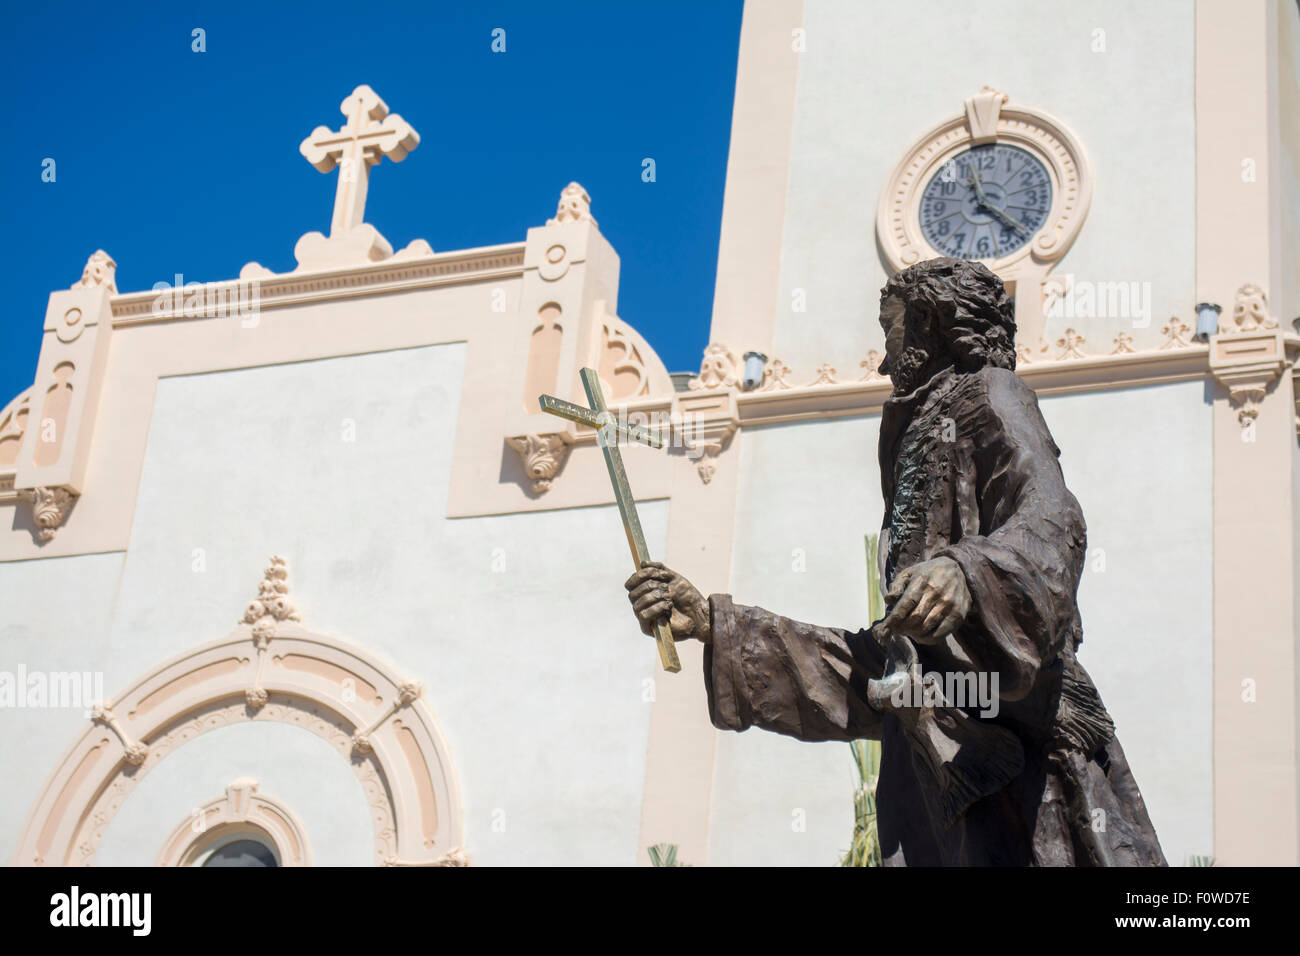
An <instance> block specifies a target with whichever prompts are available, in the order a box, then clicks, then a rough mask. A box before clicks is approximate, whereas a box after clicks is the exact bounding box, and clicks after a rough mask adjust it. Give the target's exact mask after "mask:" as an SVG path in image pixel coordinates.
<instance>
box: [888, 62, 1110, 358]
mask: <svg viewBox="0 0 1300 956" xmlns="http://www.w3.org/2000/svg"><path fill="white" fill-rule="evenodd" d="M993 142H997V143H1006V144H1009V145H1012V146H1016V147H1018V148H1020V149H1023V150H1025V151H1027V152H1029V153H1031V154H1032V155H1034V156H1035V157H1037V158H1038V159H1039V160H1040V161H1041V162H1042V163H1043V164H1044V166H1045V168H1046V169H1047V170H1048V174H1049V175H1050V177H1051V179H1052V205H1051V208H1050V209H1049V210H1048V213H1047V217H1046V219H1045V220H1044V222H1043V224H1042V225H1041V226H1040V227H1039V228H1038V230H1037V231H1036V232H1035V234H1034V237H1033V239H1032V241H1030V242H1027V243H1025V244H1024V245H1022V246H1020V247H1019V248H1018V249H1016V250H1014V251H1012V252H1011V253H1009V254H1008V255H1006V256H1001V257H998V258H993V259H988V260H985V264H986V265H988V267H989V268H990V269H992V270H993V271H994V272H996V273H997V274H998V275H999V276H1001V277H1002V278H1003V280H1005V281H1007V282H1008V283H1014V287H1015V293H1014V295H1015V300H1016V325H1017V328H1018V333H1017V343H1018V345H1022V346H1027V347H1028V348H1029V350H1030V352H1031V353H1032V355H1033V357H1034V359H1035V360H1036V361H1037V360H1039V359H1040V358H1042V357H1045V353H1046V352H1047V349H1048V339H1047V337H1046V334H1045V332H1046V319H1045V317H1046V311H1045V308H1044V305H1045V300H1047V299H1048V298H1050V296H1051V295H1052V294H1059V292H1055V293H1054V292H1053V290H1054V289H1059V286H1057V287H1053V289H1045V288H1044V283H1045V282H1046V281H1047V279H1048V274H1049V273H1050V271H1051V270H1052V269H1053V268H1054V267H1055V265H1056V263H1057V262H1059V261H1060V259H1061V257H1062V256H1064V255H1065V253H1066V252H1067V251H1068V250H1069V248H1070V246H1071V245H1072V244H1073V243H1074V241H1075V239H1076V238H1077V237H1078V235H1079V231H1080V229H1082V228H1083V223H1084V220H1085V218H1086V217H1087V214H1088V208H1089V205H1090V204H1091V202H1092V167H1091V163H1090V162H1089V160H1088V155H1087V153H1086V152H1085V150H1084V148H1083V144H1082V142H1081V141H1080V140H1079V138H1078V137H1077V136H1076V135H1075V134H1074V133H1073V132H1072V131H1071V130H1070V129H1069V128H1068V127H1067V126H1066V125H1065V124H1064V123H1062V122H1061V121H1059V120H1057V119H1056V118H1055V117H1053V116H1051V115H1049V114H1048V113H1045V112H1043V111H1041V110H1038V109H1033V108H1031V107H1027V106H1023V105H1016V104H1012V103H1010V102H1009V101H1008V97H1007V96H1006V95H1005V94H1003V93H1001V92H999V91H997V90H994V89H992V88H991V87H988V86H986V87H984V88H983V89H982V90H981V91H980V92H979V93H977V94H975V95H974V96H972V97H969V98H968V99H967V100H965V102H964V103H963V108H962V111H961V112H960V113H959V114H957V115H955V116H952V117H950V118H948V119H946V120H944V121H943V122H942V123H939V124H938V125H937V126H934V127H933V128H931V129H930V130H929V131H927V132H926V133H924V134H923V135H922V136H921V137H920V138H918V139H917V140H916V141H915V142H914V143H913V144H912V146H911V147H910V148H909V149H908V150H907V151H906V152H905V153H904V154H903V156H902V158H900V159H899V161H898V163H897V164H896V165H895V166H894V169H893V171H892V172H891V173H890V175H889V177H888V179H887V180H886V181H885V185H884V189H883V190H882V191H881V194H880V201H879V203H878V205H877V211H876V235H877V238H878V239H879V242H880V248H881V250H882V252H883V253H884V257H885V261H886V264H887V266H888V268H889V270H890V271H891V272H897V271H899V270H901V269H904V268H906V267H907V266H910V265H912V264H913V263H916V262H920V261H921V260H923V259H929V258H933V257H934V256H937V255H940V253H939V252H937V251H936V250H935V249H933V248H932V247H931V246H930V244H929V243H928V242H927V241H926V239H925V236H924V234H923V233H922V230H921V223H920V205H921V196H922V193H923V191H924V189H925V186H926V185H927V184H928V183H929V182H930V179H931V178H932V177H933V176H934V174H935V173H936V172H938V170H939V169H940V168H941V167H942V166H943V164H944V163H946V162H948V161H949V160H950V159H953V158H954V157H956V156H957V155H958V154H959V153H961V152H964V151H965V150H967V149H969V148H970V147H972V146H977V145H980V144H982V143H993Z"/></svg>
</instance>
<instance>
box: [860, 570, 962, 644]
mask: <svg viewBox="0 0 1300 956" xmlns="http://www.w3.org/2000/svg"><path fill="white" fill-rule="evenodd" d="M885 600H887V601H890V602H891V607H890V609H889V613H888V614H886V615H885V618H884V620H883V621H881V622H880V624H878V625H877V626H876V629H877V631H883V632H884V634H899V635H902V636H903V637H910V638H911V639H912V640H914V641H916V642H917V643H920V644H935V643H937V642H939V641H941V640H943V639H944V638H945V637H947V636H948V635H949V634H951V633H952V632H953V631H955V630H956V629H957V627H958V625H960V624H961V622H962V621H964V620H965V619H966V615H967V614H968V613H969V612H970V605H971V597H970V589H969V588H968V587H967V586H966V575H965V574H963V573H962V570H961V565H959V564H958V563H957V562H956V561H954V560H953V559H952V558H933V559H931V560H929V561H922V562H921V563H920V564H914V565H912V566H911V567H910V568H904V569H903V570H902V571H899V572H898V574H897V575H895V576H894V580H893V581H892V582H891V583H890V585H889V590H888V591H886V592H885ZM882 636H883V635H882Z"/></svg>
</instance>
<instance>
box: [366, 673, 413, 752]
mask: <svg viewBox="0 0 1300 956" xmlns="http://www.w3.org/2000/svg"><path fill="white" fill-rule="evenodd" d="M423 690H424V687H423V685H421V684H420V682H419V681H406V682H405V683H403V684H401V685H399V686H398V688H397V699H396V700H395V701H393V702H392V704H391V705H389V708H388V710H386V711H385V712H384V713H383V715H382V716H380V717H376V718H375V719H374V721H372V722H371V724H370V726H369V727H367V728H366V729H365V730H358V731H356V732H355V733H353V735H352V750H353V752H354V753H359V754H368V753H370V752H372V751H373V750H374V744H372V743H371V739H372V738H373V737H374V734H375V731H377V730H378V729H379V728H380V726H382V725H383V723H384V722H385V721H386V720H388V718H389V717H392V716H393V715H394V714H395V713H397V712H398V711H399V710H401V709H402V708H403V707H409V706H410V705H411V704H414V703H415V702H416V701H417V700H419V698H420V694H421V693H422V692H423Z"/></svg>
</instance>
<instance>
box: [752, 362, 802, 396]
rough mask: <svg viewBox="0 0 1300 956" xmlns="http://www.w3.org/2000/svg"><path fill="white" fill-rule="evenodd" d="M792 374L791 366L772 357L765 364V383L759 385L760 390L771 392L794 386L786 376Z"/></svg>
mask: <svg viewBox="0 0 1300 956" xmlns="http://www.w3.org/2000/svg"><path fill="white" fill-rule="evenodd" d="M789 374H790V366H788V365H786V364H785V363H784V362H782V361H781V360H780V359H772V361H770V362H768V363H767V364H766V365H765V366H763V384H762V385H760V386H759V387H758V391H760V392H771V391H775V390H776V389H781V388H793V387H794V386H792V385H791V384H790V383H789V382H787V381H786V380H785V377H786V376H787V375H789Z"/></svg>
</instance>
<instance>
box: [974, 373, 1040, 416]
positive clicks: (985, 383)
mask: <svg viewBox="0 0 1300 956" xmlns="http://www.w3.org/2000/svg"><path fill="white" fill-rule="evenodd" d="M975 377H976V378H977V379H978V380H979V381H980V384H981V386H982V387H983V390H984V394H985V395H986V396H987V397H988V401H989V402H990V403H991V404H993V405H1000V404H1002V403H1004V402H1010V403H1013V404H1022V403H1028V404H1031V405H1034V406H1037V405H1038V395H1037V393H1036V392H1035V391H1034V390H1033V389H1032V388H1030V387H1029V386H1028V385H1026V384H1025V381H1024V379H1022V378H1021V377H1020V376H1019V375H1017V374H1016V373H1015V371H1014V370H1012V369H1009V368H997V367H996V366H993V365H985V366H984V367H983V368H982V369H980V370H979V371H978V372H976V373H975Z"/></svg>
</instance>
